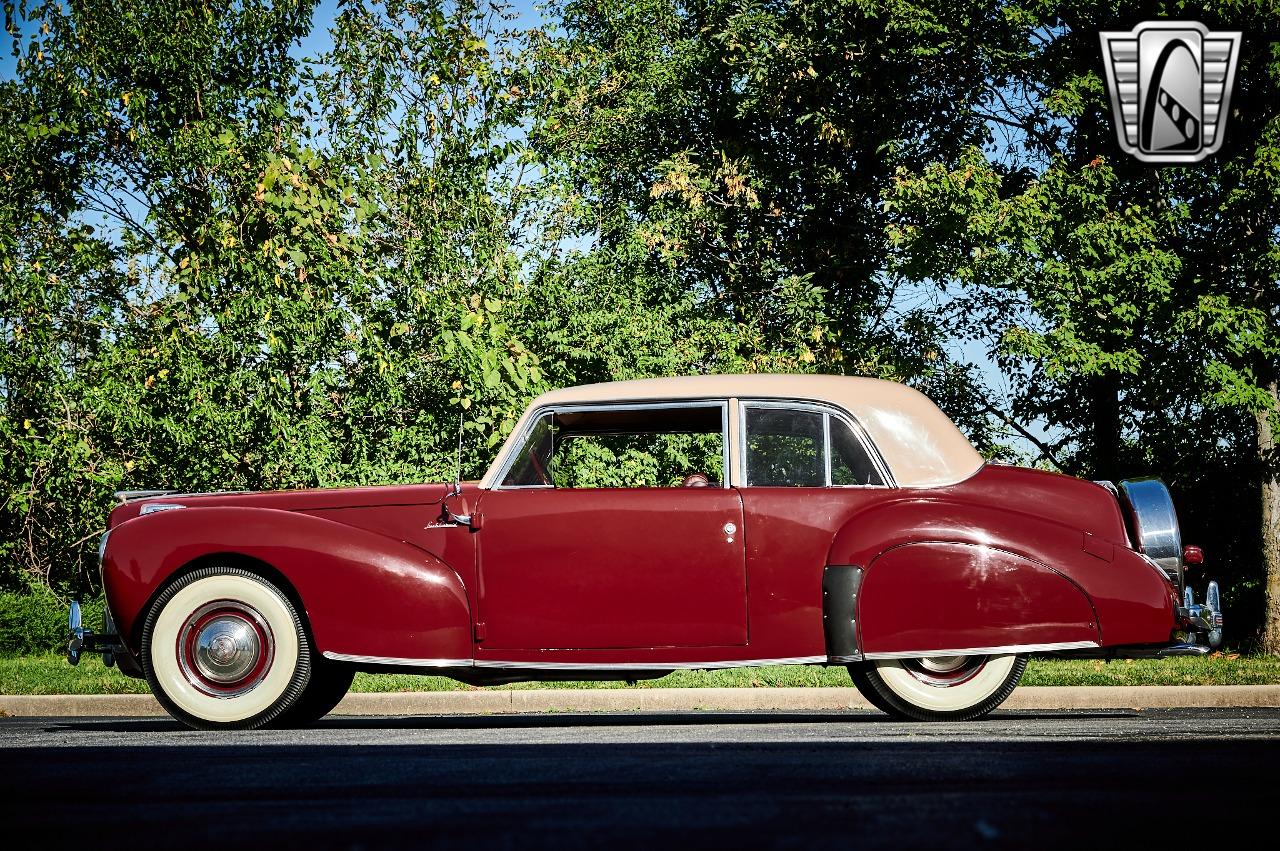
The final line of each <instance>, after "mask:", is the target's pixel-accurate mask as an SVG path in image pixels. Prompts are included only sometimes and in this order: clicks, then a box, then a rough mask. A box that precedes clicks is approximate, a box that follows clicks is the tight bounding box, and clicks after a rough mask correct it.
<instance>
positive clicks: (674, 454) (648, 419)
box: [502, 402, 728, 488]
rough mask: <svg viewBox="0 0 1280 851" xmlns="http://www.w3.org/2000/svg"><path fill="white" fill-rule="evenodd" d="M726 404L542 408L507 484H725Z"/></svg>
mask: <svg viewBox="0 0 1280 851" xmlns="http://www.w3.org/2000/svg"><path fill="white" fill-rule="evenodd" d="M727 409H728V405H727V403H724V402H689V403H673V404H672V405H671V406H669V407H668V406H662V405H630V406H625V407H624V406H620V407H615V408H609V407H604V406H600V407H590V408H587V407H566V408H561V409H557V410H555V411H550V412H547V413H544V414H542V415H541V416H540V417H539V419H538V421H537V422H536V423H535V424H534V425H533V427H532V428H530V430H529V432H528V436H527V437H526V438H525V442H524V444H523V446H521V448H520V450H519V451H518V452H517V453H516V455H515V457H514V459H513V460H512V462H511V466H510V467H509V468H508V471H507V474H506V475H505V476H504V477H503V479H502V486H503V487H554V488H655V487H656V488H669V487H708V486H709V487H723V486H724V471H725V469H726V467H727V464H728V461H727V459H726V449H727V438H726V436H725V421H726V417H727Z"/></svg>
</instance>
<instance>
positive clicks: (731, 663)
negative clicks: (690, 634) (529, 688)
mask: <svg viewBox="0 0 1280 851" xmlns="http://www.w3.org/2000/svg"><path fill="white" fill-rule="evenodd" d="M826 661H827V657H826V656H792V657H790V658H786V659H727V660H722V661H718V662H599V663H595V662H500V661H495V660H489V659H477V660H476V662H475V665H476V667H477V668H522V669H524V670H528V671H676V670H708V671H711V670H717V669H720V668H759V667H761V666H764V665H814V664H820V663H822V662H826Z"/></svg>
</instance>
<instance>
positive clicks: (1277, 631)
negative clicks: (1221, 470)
mask: <svg viewBox="0 0 1280 851" xmlns="http://www.w3.org/2000/svg"><path fill="white" fill-rule="evenodd" d="M1267 389H1268V390H1270V391H1271V404H1272V409H1271V410H1270V411H1261V412H1259V413H1258V455H1259V457H1260V459H1261V461H1262V567H1263V576H1264V580H1263V582H1264V586H1263V590H1264V592H1265V595H1266V596H1265V609H1264V610H1263V616H1262V623H1263V627H1262V651H1263V652H1264V653H1269V654H1271V655H1273V656H1280V458H1278V457H1277V453H1276V437H1275V431H1273V430H1272V422H1271V420H1272V417H1273V416H1280V413H1277V412H1280V395H1278V394H1277V392H1276V382H1275V381H1272V382H1271V383H1270V385H1268V388H1267Z"/></svg>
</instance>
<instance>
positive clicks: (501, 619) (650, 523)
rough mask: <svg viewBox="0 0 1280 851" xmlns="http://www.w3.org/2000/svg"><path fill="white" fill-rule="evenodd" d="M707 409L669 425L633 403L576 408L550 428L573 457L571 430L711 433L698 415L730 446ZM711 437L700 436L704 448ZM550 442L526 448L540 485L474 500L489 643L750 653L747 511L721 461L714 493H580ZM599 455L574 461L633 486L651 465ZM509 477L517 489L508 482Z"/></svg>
mask: <svg viewBox="0 0 1280 851" xmlns="http://www.w3.org/2000/svg"><path fill="white" fill-rule="evenodd" d="M700 404H702V405H703V407H705V408H707V409H709V410H704V411H695V412H693V413H692V414H691V413H689V412H688V411H685V412H684V413H674V414H666V413H664V412H665V411H666V410H667V409H666V408H663V407H662V406H660V405H651V406H644V407H641V406H627V407H626V409H625V411H621V409H606V408H591V409H574V408H568V409H562V410H557V411H554V412H548V413H547V414H546V418H545V422H548V423H551V422H554V423H557V424H559V425H556V426H554V427H552V428H553V429H554V430H555V431H557V433H558V434H560V435H562V436H567V438H566V439H561V442H560V445H561V446H564V445H565V444H566V440H568V441H571V440H573V439H574V437H575V433H574V432H573V431H572V430H573V429H577V430H578V433H577V434H576V437H577V438H578V439H580V440H582V439H585V438H590V437H593V435H594V434H595V432H593V431H592V429H596V430H607V429H611V428H612V429H620V428H629V429H644V428H648V429H657V428H661V427H663V425H664V423H666V422H667V421H668V420H669V421H670V422H671V423H673V424H674V425H675V426H677V427H688V428H692V427H697V428H700V429H704V430H705V429H709V428H711V427H712V426H711V425H710V424H705V423H704V424H698V423H694V422H692V421H691V420H690V417H695V418H698V420H699V422H701V421H704V420H705V421H707V422H708V423H709V422H717V423H718V426H716V427H717V428H718V429H719V430H718V431H717V432H715V433H714V434H715V435H716V437H715V439H716V440H719V441H721V443H722V445H723V429H724V421H725V419H726V412H725V405H724V403H700ZM680 407H681V408H685V409H687V408H689V407H691V405H690V404H689V403H685V404H683V405H681V406H680ZM620 411H621V412H620ZM711 417H714V418H716V419H715V420H709V419H708V418H711ZM538 428H539V426H538V425H537V424H536V422H535V426H534V427H533V428H532V429H531V433H530V437H529V440H530V441H531V442H532V443H535V444H536V443H537V442H538V440H539V439H540V438H539V436H538V434H537V431H538ZM711 434H712V433H710V432H706V431H704V432H703V436H704V437H708V439H710V437H709V436H710V435H711ZM552 443H553V441H552V440H550V439H547V440H546V441H545V445H543V446H542V447H541V448H536V447H535V449H528V448H526V449H525V450H522V451H524V452H525V453H526V454H529V455H530V457H531V459H532V461H533V463H531V464H530V465H528V469H529V470H531V471H533V472H532V473H530V474H529V475H530V476H532V477H533V478H534V479H541V481H537V482H535V484H532V485H530V484H527V483H526V484H522V485H514V486H503V485H501V484H500V485H499V486H497V487H495V488H494V489H493V490H491V491H488V492H487V493H486V494H485V495H484V496H483V497H482V498H481V501H480V503H479V507H478V511H479V513H480V516H481V518H482V523H481V528H480V530H479V531H478V532H477V542H478V550H479V564H480V586H479V595H478V597H479V599H478V607H477V608H478V615H477V617H478V621H479V628H478V630H477V632H478V634H480V635H482V636H483V638H482V640H481V646H482V647H483V648H484V649H504V648H505V649H522V650H530V649H605V648H649V647H703V646H733V645H742V644H745V643H746V641H747V578H746V565H745V553H744V548H743V536H742V533H741V530H742V526H743V520H742V501H741V498H740V497H739V495H738V492H737V491H736V490H733V489H730V488H727V487H725V486H724V482H723V472H722V471H723V470H724V469H726V468H727V462H725V461H724V460H723V457H722V458H721V460H720V461H719V462H718V463H719V464H720V469H719V470H707V471H705V473H709V474H711V475H710V476H706V475H704V476H703V478H712V479H714V478H720V481H719V482H713V483H712V484H711V485H710V486H682V485H681V484H678V483H676V482H674V481H671V480H663V481H660V482H658V483H657V484H655V483H654V482H652V481H650V482H648V483H647V484H645V485H644V486H636V487H628V486H582V485H583V482H566V481H565V480H564V475H563V470H562V468H561V467H560V466H558V465H557V459H558V458H560V457H561V454H562V453H561V452H560V450H559V449H552V448H551V444H552ZM589 448H591V447H589ZM591 449H592V451H595V452H596V455H595V456H592V454H591V452H582V453H579V454H580V455H582V456H583V457H587V458H588V459H589V460H590V461H591V464H592V465H594V466H589V467H587V469H592V470H595V473H596V477H597V480H603V481H609V482H613V483H615V485H616V484H617V483H618V482H619V481H621V482H623V483H624V484H625V483H626V482H627V481H628V480H627V479H626V478H625V470H626V469H630V468H633V467H634V468H637V469H640V468H644V469H649V468H650V467H652V466H653V465H650V464H648V463H647V462H646V461H645V459H644V458H643V457H642V456H643V455H644V453H642V452H641V453H637V452H636V451H633V450H631V449H629V450H628V451H627V452H626V453H621V452H614V453H610V452H604V454H603V455H601V454H600V452H601V451H603V450H599V447H594V448H591ZM569 454H571V453H569ZM668 454H671V453H668ZM685 454H688V453H685ZM673 457H677V458H682V457H684V456H683V455H681V453H675V455H674V456H673ZM539 458H542V459H543V460H541V461H539V460H538V459H539ZM637 458H639V460H637ZM690 463H692V462H690ZM710 463H711V462H709V461H708V462H706V463H705V464H704V465H703V466H710ZM620 471H621V472H620ZM690 472H691V473H694V472H698V471H693V470H690ZM667 475H670V472H669V471H668V473H667ZM619 476H622V477H623V478H621V479H619V478H618V477H619ZM641 478H644V477H643V476H642V477H641ZM693 478H694V479H696V480H697V482H698V483H699V484H701V479H698V478H697V477H696V476H694V477H693ZM553 479H558V480H559V485H557V484H556V482H555V481H553ZM507 480H508V481H520V480H519V479H518V478H514V477H512V476H510V475H509V476H508V477H507ZM586 484H588V485H590V484H591V482H590V481H588V482H587V483H586ZM566 485H568V486H566Z"/></svg>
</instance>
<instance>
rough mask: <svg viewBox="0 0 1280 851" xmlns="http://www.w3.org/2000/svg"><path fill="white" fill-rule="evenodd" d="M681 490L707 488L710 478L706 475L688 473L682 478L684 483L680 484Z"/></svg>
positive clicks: (709, 485)
mask: <svg viewBox="0 0 1280 851" xmlns="http://www.w3.org/2000/svg"><path fill="white" fill-rule="evenodd" d="M680 487H682V488H709V487H711V477H710V476H708V475H707V474H706V473H690V474H689V475H687V476H685V477H684V481H683V482H681V483H680Z"/></svg>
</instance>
